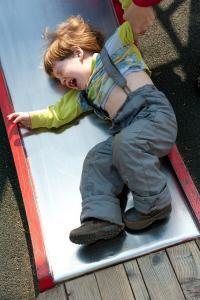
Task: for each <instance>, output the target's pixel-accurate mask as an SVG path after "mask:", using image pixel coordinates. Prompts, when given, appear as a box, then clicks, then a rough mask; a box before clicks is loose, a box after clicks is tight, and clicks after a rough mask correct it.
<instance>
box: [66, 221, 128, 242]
mask: <svg viewBox="0 0 200 300" xmlns="http://www.w3.org/2000/svg"><path fill="white" fill-rule="evenodd" d="M123 229H124V226H123V225H117V224H114V223H110V222H107V221H102V220H98V219H92V220H90V221H86V222H84V223H83V224H82V225H81V226H80V227H78V228H76V229H74V230H72V231H71V232H70V235H69V238H70V240H71V241H72V242H73V243H75V244H85V245H89V244H92V243H95V242H96V241H98V240H109V239H112V238H114V237H116V236H117V235H118V234H119V233H120V232H121V231H122V230H123Z"/></svg>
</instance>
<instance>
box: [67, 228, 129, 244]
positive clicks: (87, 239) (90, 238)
mask: <svg viewBox="0 0 200 300" xmlns="http://www.w3.org/2000/svg"><path fill="white" fill-rule="evenodd" d="M122 230H123V229H121V230H118V231H113V232H112V233H111V234H106V235H105V234H102V235H101V236H100V235H98V236H97V235H96V234H87V235H84V236H83V237H80V236H73V237H72V236H70V237H69V239H70V241H71V242H73V243H75V244H78V245H90V244H93V243H96V242H97V241H99V240H110V239H112V238H115V237H116V236H118V235H119V234H120V232H122Z"/></svg>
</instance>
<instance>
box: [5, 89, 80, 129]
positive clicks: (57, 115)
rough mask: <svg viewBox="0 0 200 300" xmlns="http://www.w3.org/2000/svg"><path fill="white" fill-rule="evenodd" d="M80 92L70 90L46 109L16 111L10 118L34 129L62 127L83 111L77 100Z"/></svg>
mask: <svg viewBox="0 0 200 300" xmlns="http://www.w3.org/2000/svg"><path fill="white" fill-rule="evenodd" d="M78 94H79V92H78V91H75V90H70V91H69V92H67V93H66V94H65V95H64V96H63V97H62V98H61V99H60V100H59V101H58V102H57V103H56V104H55V105H50V106H48V107H47V108H46V109H44V110H38V111H32V112H15V113H12V114H10V115H8V119H9V120H11V121H12V122H13V123H15V124H16V123H19V124H21V125H22V126H24V127H27V128H32V129H35V128H40V127H45V128H52V127H56V128H57V127H60V126H62V125H64V124H67V123H69V122H71V121H73V120H74V119H76V118H77V117H78V116H80V115H81V114H82V113H83V110H82V109H81V107H80V105H79V103H78V101H77V97H78Z"/></svg>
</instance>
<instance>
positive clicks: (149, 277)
mask: <svg viewBox="0 0 200 300" xmlns="http://www.w3.org/2000/svg"><path fill="white" fill-rule="evenodd" d="M137 261H138V264H139V268H140V270H141V272H142V276H143V278H144V281H145V284H146V287H147V290H148V292H149V295H150V299H151V300H154V299H155V300H158V299H159V300H166V299H170V300H177V299H178V300H182V299H185V297H184V295H183V292H182V290H181V288H180V285H179V282H178V280H177V278H176V276H175V274H174V271H173V269H172V266H171V264H170V261H169V259H168V257H167V255H166V253H165V251H159V252H156V253H153V254H150V255H148V256H143V257H141V258H138V259H137Z"/></svg>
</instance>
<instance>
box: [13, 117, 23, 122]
mask: <svg viewBox="0 0 200 300" xmlns="http://www.w3.org/2000/svg"><path fill="white" fill-rule="evenodd" d="M22 121H23V116H22V115H18V116H17V117H16V118H15V119H14V121H13V123H15V124H16V123H20V122H22Z"/></svg>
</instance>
